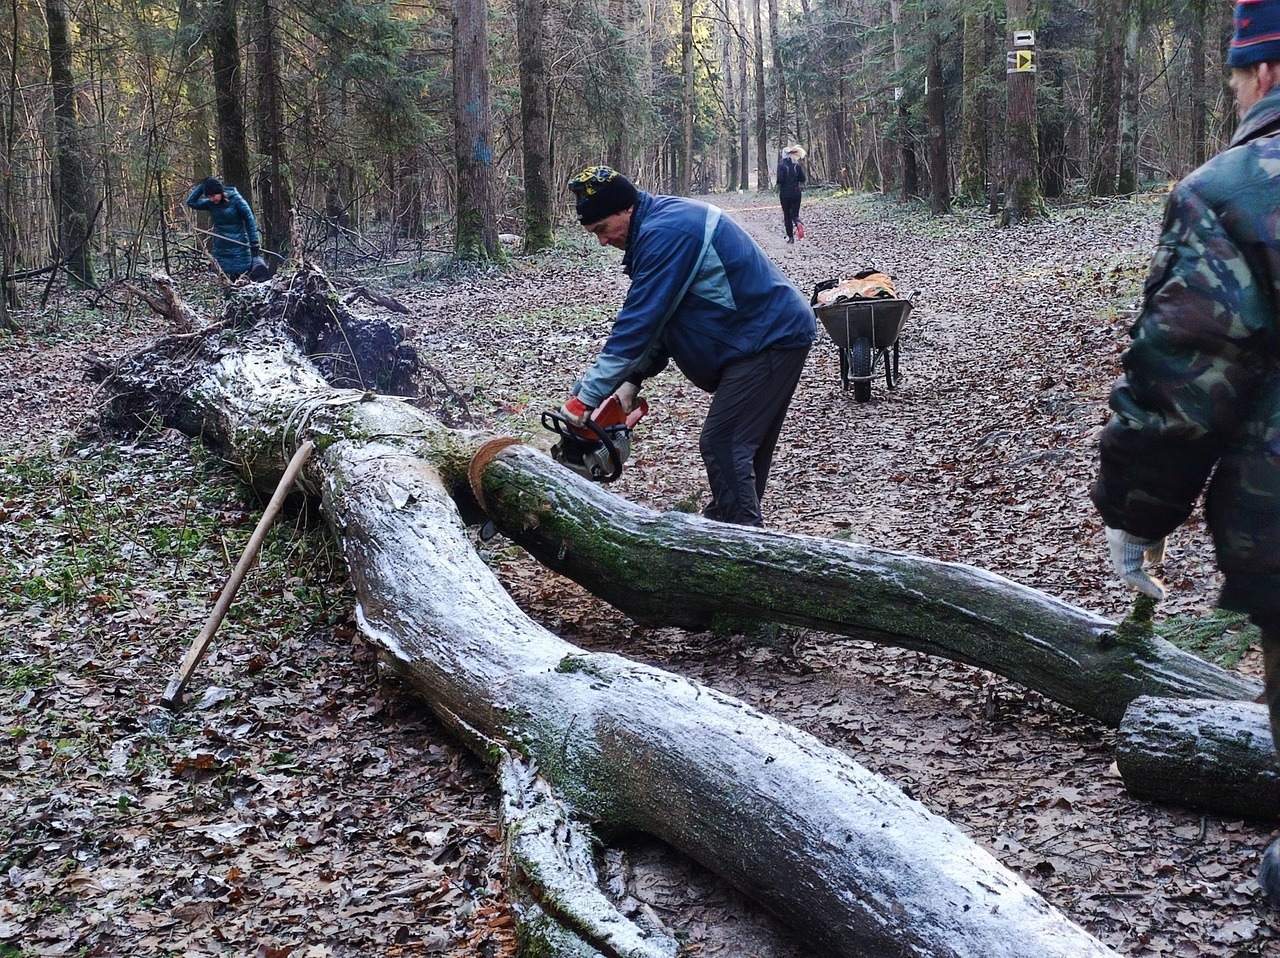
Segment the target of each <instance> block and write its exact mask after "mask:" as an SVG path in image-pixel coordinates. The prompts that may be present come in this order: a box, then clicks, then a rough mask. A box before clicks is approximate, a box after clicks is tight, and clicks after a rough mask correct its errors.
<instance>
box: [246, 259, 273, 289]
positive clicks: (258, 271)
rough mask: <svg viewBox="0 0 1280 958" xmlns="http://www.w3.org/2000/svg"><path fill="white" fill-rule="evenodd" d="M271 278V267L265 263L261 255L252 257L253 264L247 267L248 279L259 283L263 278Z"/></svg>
mask: <svg viewBox="0 0 1280 958" xmlns="http://www.w3.org/2000/svg"><path fill="white" fill-rule="evenodd" d="M270 278H271V267H269V266H268V265H267V261H266V260H265V259H263V258H262V257H261V256H255V257H254V258H253V265H252V266H250V267H249V279H251V280H253V281H254V282H255V283H261V282H262V281H263V280H267V279H270Z"/></svg>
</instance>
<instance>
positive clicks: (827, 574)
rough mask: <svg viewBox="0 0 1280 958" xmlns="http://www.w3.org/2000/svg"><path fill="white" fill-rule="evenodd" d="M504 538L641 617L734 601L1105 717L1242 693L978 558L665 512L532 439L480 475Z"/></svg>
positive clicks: (701, 617)
mask: <svg viewBox="0 0 1280 958" xmlns="http://www.w3.org/2000/svg"><path fill="white" fill-rule="evenodd" d="M483 498H484V502H485V507H486V509H487V511H488V513H489V515H490V516H491V517H492V518H493V520H494V523H495V525H497V527H498V529H499V530H501V531H502V532H503V533H504V534H506V535H507V536H509V537H510V538H511V539H513V540H514V541H515V542H517V543H519V544H520V545H521V546H523V547H524V548H525V549H527V550H528V551H529V552H531V553H532V554H533V555H535V556H536V557H537V558H538V559H539V561H541V562H542V563H543V564H544V565H547V566H549V567H550V568H552V569H555V570H556V571H557V572H560V573H562V574H563V575H565V576H567V577H568V578H570V579H573V580H574V581H575V582H578V583H581V584H582V585H583V586H585V587H586V588H587V589H589V590H590V591H591V592H593V593H594V594H595V595H598V596H600V597H601V598H603V599H605V600H606V601H607V602H609V603H610V604H612V605H614V606H616V607H617V608H619V609H621V610H622V611H623V612H626V613H627V614H628V615H630V616H631V617H632V618H634V619H636V620H637V621H638V622H641V623H644V624H647V625H675V626H682V627H686V628H694V629H702V628H707V627H709V626H710V625H712V624H713V623H714V622H715V621H716V620H717V618H718V617H720V616H723V615H725V613H726V612H732V614H733V615H734V616H737V617H739V618H740V619H743V620H765V621H776V622H785V623H790V624H792V625H798V626H803V627H806V628H811V629H816V630H819V631H823V632H833V633H838V634H842V635H850V636H856V637H859V638H866V639H872V640H875V641H879V642H885V643H888V644H891V645H897V646H903V647H905V648H910V649H916V650H919V651H921V652H927V653H930V654H932V655H939V656H943V657H946V658H948V659H955V660H958V661H961V662H967V663H969V664H971V665H976V666H979V667H980V668H983V669H987V670H989V671H992V672H996V673H998V674H1000V675H1004V676H1007V677H1008V678H1011V679H1014V680H1015V681H1018V682H1021V683H1022V684H1023V685H1026V686H1028V687H1029V688H1032V689H1035V690H1036V691H1038V692H1040V693H1041V694H1043V695H1045V696H1047V697H1048V698H1051V699H1053V700H1055V701H1058V702H1062V703H1063V704H1065V705H1069V706H1071V707H1072V708H1074V709H1076V710H1077V711H1079V712H1082V713H1084V714H1086V715H1090V716H1093V717H1094V718H1096V719H1098V720H1099V721H1101V722H1104V723H1106V724H1107V725H1110V726H1112V727H1115V726H1116V725H1117V724H1119V722H1120V719H1121V717H1122V716H1123V715H1124V711H1125V709H1126V708H1127V707H1128V705H1129V703H1130V702H1132V701H1133V700H1134V699H1135V698H1137V697H1139V696H1141V695H1158V696H1167V697H1174V698H1217V699H1251V698H1253V697H1255V696H1256V695H1257V694H1258V692H1259V691H1260V685H1259V684H1258V683H1257V682H1256V681H1255V680H1253V679H1250V678H1248V677H1246V676H1242V675H1239V674H1237V673H1234V672H1229V671H1226V670H1224V669H1221V668H1219V667H1217V666H1215V665H1213V664H1211V663H1209V662H1206V661H1205V660H1203V659H1200V658H1198V657H1196V656H1194V655H1189V654H1187V653H1185V652H1182V651H1180V650H1179V649H1177V648H1175V647H1174V646H1172V645H1170V644H1169V643H1168V642H1165V641H1163V640H1161V639H1158V638H1155V637H1153V636H1150V635H1143V634H1141V632H1140V631H1139V632H1137V633H1136V634H1135V633H1129V634H1128V635H1127V636H1125V637H1121V638H1117V634H1116V625H1115V623H1113V622H1111V621H1109V620H1107V619H1104V618H1101V617H1100V616H1097V615H1094V614H1092V613H1090V612H1087V611H1085V610H1083V609H1080V608H1077V607H1075V606H1072V605H1070V604H1068V603H1066V602H1062V601H1059V600H1057V599H1054V598H1053V597H1051V596H1049V595H1046V594H1045V593H1043V592H1040V591H1038V590H1036V589H1031V588H1028V587H1026V586H1023V585H1019V584H1018V583H1016V582H1013V581H1011V580H1009V579H1005V578H1003V577H1001V576H998V575H995V574H993V573H990V572H985V571H983V570H981V569H977V568H974V567H973V566H968V565H961V564H958V563H952V562H940V561H936V560H932V559H926V558H922V557H920V556H915V555H910V554H908V553H904V552H895V551H892V550H887V549H876V548H872V547H870V546H863V545H858V544H856V543H850V542H837V541H835V540H831V539H819V538H816V537H813V536H802V535H793V534H788V533H782V532H773V531H768V530H761V529H752V528H748V527H745V526H732V525H726V524H724V523H716V522H711V521H709V520H706V519H703V518H702V517H701V516H693V515H685V514H681V513H658V512H654V511H652V510H650V509H645V508H642V507H639V506H636V505H633V504H631V503H628V502H625V501H623V500H620V499H619V498H618V497H616V496H614V495H612V494H610V493H609V492H607V491H605V490H603V489H601V488H600V487H598V486H593V485H591V484H590V483H587V482H585V481H577V480H576V477H574V476H571V475H568V474H566V472H565V471H564V470H563V469H561V468H560V467H558V466H557V465H556V464H554V463H552V462H551V461H550V460H548V459H547V458H546V457H544V456H542V455H540V454H538V453H537V452H536V451H534V450H532V449H530V448H528V447H519V446H513V447H510V448H508V449H506V450H504V451H502V452H500V453H498V454H497V456H495V458H494V459H493V461H492V462H491V463H490V464H489V466H488V467H487V468H486V469H485V470H484V474H483Z"/></svg>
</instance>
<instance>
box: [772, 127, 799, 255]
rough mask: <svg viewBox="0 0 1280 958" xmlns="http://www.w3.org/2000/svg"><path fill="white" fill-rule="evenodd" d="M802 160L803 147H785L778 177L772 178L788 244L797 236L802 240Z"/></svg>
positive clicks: (779, 162) (779, 164) (779, 163)
mask: <svg viewBox="0 0 1280 958" xmlns="http://www.w3.org/2000/svg"><path fill="white" fill-rule="evenodd" d="M803 159H804V147H802V146H789V147H787V148H786V149H785V150H783V151H782V159H781V160H779V161H778V175H777V176H776V177H774V179H775V180H776V181H777V183H778V199H779V200H780V201H781V202H782V228H783V229H784V230H786V233H787V242H788V243H794V242H795V241H796V239H795V238H796V237H797V236H799V237H800V239H804V224H803V223H801V222H800V188H801V186H803V184H804V180H805V176H804V167H803V166H801V165H800V161H801V160H803Z"/></svg>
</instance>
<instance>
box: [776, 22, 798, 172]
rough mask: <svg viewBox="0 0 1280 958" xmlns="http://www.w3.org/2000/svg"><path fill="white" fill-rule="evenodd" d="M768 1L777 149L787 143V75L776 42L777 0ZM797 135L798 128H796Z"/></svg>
mask: <svg viewBox="0 0 1280 958" xmlns="http://www.w3.org/2000/svg"><path fill="white" fill-rule="evenodd" d="M768 2H769V46H770V47H771V48H772V50H773V82H774V83H775V84H776V95H777V101H776V102H777V106H778V149H782V148H783V147H785V146H786V145H787V143H786V139H787V77H786V74H785V73H784V72H783V70H782V49H781V47H780V46H779V44H778V0H768ZM796 133H797V135H798V134H799V129H798V128H797V130H796Z"/></svg>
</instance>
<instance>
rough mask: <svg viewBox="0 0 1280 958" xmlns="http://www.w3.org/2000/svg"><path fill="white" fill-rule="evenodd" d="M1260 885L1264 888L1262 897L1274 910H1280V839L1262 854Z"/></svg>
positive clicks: (1259, 874) (1259, 875)
mask: <svg viewBox="0 0 1280 958" xmlns="http://www.w3.org/2000/svg"><path fill="white" fill-rule="evenodd" d="M1258 884H1259V885H1261V886H1262V897H1263V898H1265V899H1266V901H1267V904H1268V905H1270V906H1271V907H1272V908H1280V838H1277V839H1276V840H1275V841H1273V842H1272V843H1271V844H1270V845H1268V846H1267V850H1266V851H1265V852H1263V853H1262V864H1261V865H1260V866H1259V867H1258Z"/></svg>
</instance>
